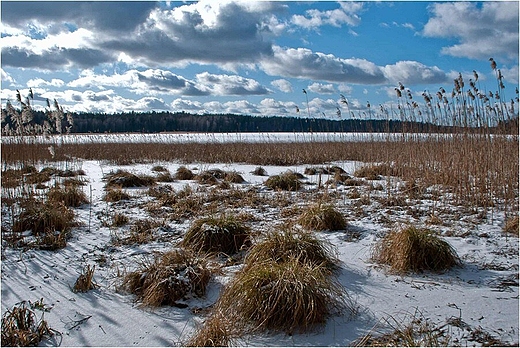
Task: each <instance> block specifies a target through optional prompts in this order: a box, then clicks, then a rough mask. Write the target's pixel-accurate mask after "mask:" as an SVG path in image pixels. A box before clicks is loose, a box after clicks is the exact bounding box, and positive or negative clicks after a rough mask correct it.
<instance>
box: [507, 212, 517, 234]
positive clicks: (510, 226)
mask: <svg viewBox="0 0 520 348" xmlns="http://www.w3.org/2000/svg"><path fill="white" fill-rule="evenodd" d="M504 232H506V233H510V234H514V235H517V236H518V235H519V226H518V215H516V216H514V217H511V218H509V219H507V220H506V223H505V225H504Z"/></svg>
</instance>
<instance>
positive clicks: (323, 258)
mask: <svg viewBox="0 0 520 348" xmlns="http://www.w3.org/2000/svg"><path fill="white" fill-rule="evenodd" d="M291 259H295V260H300V261H301V262H302V263H306V264H311V265H313V266H321V267H322V268H323V270H327V272H329V273H332V272H333V271H334V270H336V269H338V267H339V264H340V261H339V259H338V257H337V251H336V249H335V247H334V246H333V245H332V244H331V243H330V242H328V241H326V240H324V239H320V238H318V236H317V235H316V234H315V233H313V232H309V231H302V230H298V229H296V228H292V229H291V228H287V229H283V230H274V231H272V232H269V233H267V234H266V235H265V236H263V238H262V240H261V241H259V242H258V243H256V244H254V245H253V246H252V247H251V249H250V250H249V253H248V254H247V256H246V261H245V263H246V268H248V267H252V266H253V265H256V264H259V263H284V262H287V261H289V260H291Z"/></svg>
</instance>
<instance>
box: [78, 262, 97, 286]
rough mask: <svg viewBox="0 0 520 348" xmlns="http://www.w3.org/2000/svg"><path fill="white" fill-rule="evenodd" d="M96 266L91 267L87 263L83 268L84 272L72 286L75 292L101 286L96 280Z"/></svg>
mask: <svg viewBox="0 0 520 348" xmlns="http://www.w3.org/2000/svg"><path fill="white" fill-rule="evenodd" d="M95 270H96V266H93V267H90V265H87V266H86V267H85V268H83V272H82V273H81V274H80V275H79V277H78V279H76V282H75V283H74V287H73V288H72V291H73V292H88V291H89V290H94V289H97V288H98V287H99V286H98V285H97V284H96V283H95V282H94V271H95Z"/></svg>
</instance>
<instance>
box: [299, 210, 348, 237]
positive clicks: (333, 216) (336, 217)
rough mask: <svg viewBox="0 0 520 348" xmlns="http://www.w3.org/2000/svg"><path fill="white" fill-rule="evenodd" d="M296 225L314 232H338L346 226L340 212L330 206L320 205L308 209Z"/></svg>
mask: <svg viewBox="0 0 520 348" xmlns="http://www.w3.org/2000/svg"><path fill="white" fill-rule="evenodd" d="M298 223H299V224H300V225H302V226H303V227H304V228H307V229H310V230H315V231H339V230H344V229H345V227H346V226H347V222H346V221H345V218H344V217H343V215H341V213H340V212H338V211H337V210H336V209H334V207H333V206H332V205H329V204H322V203H318V204H314V205H312V206H310V207H308V208H307V210H305V211H304V212H303V214H302V215H301V216H300V218H299V219H298Z"/></svg>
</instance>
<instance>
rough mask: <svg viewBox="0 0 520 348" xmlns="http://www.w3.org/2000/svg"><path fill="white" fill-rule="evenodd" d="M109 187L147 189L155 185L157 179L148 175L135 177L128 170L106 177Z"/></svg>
mask: <svg viewBox="0 0 520 348" xmlns="http://www.w3.org/2000/svg"><path fill="white" fill-rule="evenodd" d="M106 180H107V184H106V186H107V187H146V186H152V185H154V184H155V178H153V177H151V176H147V175H139V176H137V175H135V174H132V173H130V172H127V171H126V170H118V171H117V172H115V173H112V174H109V175H108V176H107V177H106Z"/></svg>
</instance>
